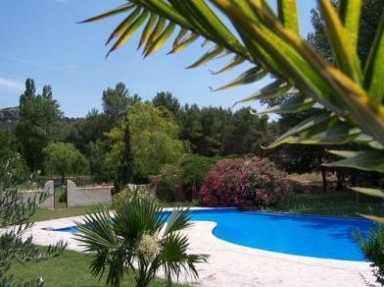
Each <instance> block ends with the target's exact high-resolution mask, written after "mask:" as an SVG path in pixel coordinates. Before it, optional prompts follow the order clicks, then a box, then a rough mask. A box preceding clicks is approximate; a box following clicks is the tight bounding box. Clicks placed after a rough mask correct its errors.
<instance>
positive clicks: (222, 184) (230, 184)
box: [200, 157, 293, 209]
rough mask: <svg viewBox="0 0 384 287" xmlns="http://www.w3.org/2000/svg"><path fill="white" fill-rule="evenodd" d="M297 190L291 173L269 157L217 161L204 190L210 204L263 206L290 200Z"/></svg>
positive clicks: (201, 191)
mask: <svg viewBox="0 0 384 287" xmlns="http://www.w3.org/2000/svg"><path fill="white" fill-rule="evenodd" d="M292 196H293V192H292V188H291V184H290V181H289V180H288V178H287V174H286V173H284V172H281V171H279V170H277V169H276V167H275V166H274V164H273V163H271V162H270V161H269V160H268V159H266V158H259V157H252V158H249V159H243V158H235V159H225V160H219V161H217V162H216V164H215V166H214V167H213V168H212V169H211V170H210V171H209V172H208V174H207V176H206V179H205V181H204V183H203V186H202V187H201V190H200V198H201V201H202V202H203V204H204V205H207V206H215V207H217V206H236V207H238V208H240V209H254V208H257V209H262V208H267V207H271V206H277V205H281V204H286V203H288V202H289V201H291V200H292Z"/></svg>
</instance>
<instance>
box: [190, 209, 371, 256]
mask: <svg viewBox="0 0 384 287" xmlns="http://www.w3.org/2000/svg"><path fill="white" fill-rule="evenodd" d="M192 219H193V220H209V221H214V222H217V226H216V228H215V229H214V230H213V234H214V235H215V236H216V237H218V238H220V239H223V240H225V241H228V242H231V243H234V244H238V245H242V246H247V247H252V248H257V249H263V250H268V251H274V252H280V253H285V254H292V255H299V256H309V257H317V258H327V259H339V260H350V261H364V256H363V254H362V252H361V251H360V249H359V247H358V245H357V244H356V242H355V240H354V239H353V236H352V234H353V232H354V231H357V230H360V232H362V233H366V232H367V231H368V229H369V227H370V226H371V225H372V223H371V222H370V221H368V220H366V219H362V218H346V217H326V216H311V215H297V214H286V213H284V214H283V213H265V212H240V211H237V210H233V209H231V210H228V209H226V210H204V211H193V212H192Z"/></svg>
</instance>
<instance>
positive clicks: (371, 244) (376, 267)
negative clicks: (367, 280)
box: [355, 225, 384, 286]
mask: <svg viewBox="0 0 384 287" xmlns="http://www.w3.org/2000/svg"><path fill="white" fill-rule="evenodd" d="M355 238H356V240H357V242H358V244H359V246H360V249H361V251H362V252H363V254H364V256H365V258H366V259H367V260H369V261H370V262H371V267H372V268H373V270H372V272H373V274H374V276H375V277H376V281H377V282H378V283H379V284H380V285H381V286H384V226H383V225H377V226H375V227H373V228H371V229H370V230H369V232H368V234H367V235H363V234H361V233H360V232H357V233H355Z"/></svg>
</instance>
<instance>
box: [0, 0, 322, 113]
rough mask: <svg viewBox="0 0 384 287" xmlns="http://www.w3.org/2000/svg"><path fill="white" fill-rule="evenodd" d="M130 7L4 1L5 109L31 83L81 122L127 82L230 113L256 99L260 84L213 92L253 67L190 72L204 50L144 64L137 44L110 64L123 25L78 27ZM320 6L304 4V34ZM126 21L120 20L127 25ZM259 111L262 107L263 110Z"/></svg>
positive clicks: (85, 1) (0, 79) (1, 91)
mask: <svg viewBox="0 0 384 287" xmlns="http://www.w3.org/2000/svg"><path fill="white" fill-rule="evenodd" d="M124 2H125V1H123V0H108V1H105V0H81V1H79V0H33V1H31V0H1V1H0V11H1V17H0V27H2V28H1V29H0V43H1V45H0V108H4V107H12V106H17V105H18V103H19V96H20V95H21V94H22V93H23V91H24V83H25V80H26V79H27V78H32V79H34V80H35V84H36V86H37V92H38V93H40V92H41V88H42V86H43V85H45V84H50V85H51V86H52V89H53V96H54V98H55V99H56V100H57V101H58V103H59V104H60V108H61V110H62V111H63V112H64V113H65V115H66V116H69V117H82V116H85V115H86V114H87V112H88V111H90V110H91V109H92V108H96V109H99V110H101V109H102V108H101V96H102V91H103V90H105V89H107V88H108V87H114V86H115V84H116V83H118V82H124V83H125V84H126V86H127V87H128V89H129V92H130V94H131V95H133V94H135V93H137V94H138V95H139V96H140V97H141V98H143V99H144V100H150V99H152V98H153V97H154V96H155V95H156V93H157V92H161V91H169V92H171V93H172V94H173V96H174V97H176V98H178V100H179V101H180V103H181V104H186V103H189V104H193V103H197V104H198V105H199V106H222V107H224V108H229V107H231V106H232V105H233V103H234V102H235V101H237V100H240V99H242V98H244V97H246V96H249V95H250V94H252V92H254V91H255V90H257V89H258V87H260V84H256V85H251V86H246V87H242V88H236V89H231V90H227V91H222V92H211V91H210V88H209V87H219V86H221V85H223V84H225V83H227V82H228V81H230V80H232V79H233V78H235V77H236V76H237V75H239V74H240V73H241V72H242V71H244V70H245V69H246V68H247V67H246V66H244V67H240V68H237V69H236V70H234V71H233V72H230V73H225V74H221V75H217V76H213V75H211V73H210V72H209V70H210V69H217V68H218V67H220V65H219V64H222V62H221V63H210V64H208V66H204V67H200V68H196V69H190V70H188V69H185V67H187V66H188V65H189V64H191V63H192V62H194V60H196V59H197V58H199V56H201V55H202V53H203V51H204V50H202V48H201V47H200V46H199V45H194V46H193V47H190V48H187V49H186V50H185V51H183V52H181V53H178V54H176V55H172V56H167V55H166V53H167V52H168V50H167V49H166V48H163V49H161V50H159V51H158V52H156V53H155V54H153V55H151V56H150V57H148V58H146V59H143V57H142V55H141V52H140V51H137V50H136V44H137V42H136V41H135V40H134V41H133V42H130V43H128V44H127V45H126V46H124V47H123V48H121V49H119V50H118V51H116V52H113V53H112V54H111V55H110V56H109V57H108V58H107V59H106V58H105V55H106V53H107V51H108V48H107V47H105V46H104V43H105V40H106V39H107V37H108V36H109V34H110V32H111V31H112V29H113V28H114V27H115V26H116V24H117V23H118V22H119V18H116V19H108V20H105V21H102V22H98V23H91V24H76V23H77V22H78V21H80V20H82V19H85V18H87V17H90V16H93V15H96V14H98V13H100V12H103V11H105V10H108V9H110V8H112V7H115V6H118V5H120V4H122V3H124ZM314 3H315V1H314V0H298V1H297V5H298V6H299V13H300V16H301V22H300V27H301V33H302V34H303V35H306V34H307V33H308V32H309V31H310V30H311V24H310V9H311V8H312V7H314V6H315V4H314ZM120 19H121V18H120ZM256 108H258V107H257V106H256Z"/></svg>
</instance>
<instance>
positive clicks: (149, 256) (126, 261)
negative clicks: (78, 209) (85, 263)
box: [77, 197, 205, 287]
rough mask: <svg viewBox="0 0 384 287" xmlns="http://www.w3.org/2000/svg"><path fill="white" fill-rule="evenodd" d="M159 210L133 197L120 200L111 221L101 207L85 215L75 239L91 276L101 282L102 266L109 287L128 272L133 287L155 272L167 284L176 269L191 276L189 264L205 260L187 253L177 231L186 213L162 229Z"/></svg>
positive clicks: (172, 217)
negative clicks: (89, 255)
mask: <svg viewBox="0 0 384 287" xmlns="http://www.w3.org/2000/svg"><path fill="white" fill-rule="evenodd" d="M161 211H162V210H161V208H159V207H158V206H156V205H155V203H154V202H153V201H151V200H149V199H146V198H145V199H140V198H138V197H134V198H133V199H132V200H130V201H128V200H127V201H123V203H122V204H121V205H120V206H119V207H118V208H117V209H116V212H115V216H114V218H113V219H112V218H111V217H110V214H109V212H108V210H106V209H103V208H99V209H97V210H95V213H93V214H88V215H86V217H85V222H84V223H85V224H83V225H80V226H79V227H78V228H79V232H80V233H79V234H78V236H77V238H78V240H79V241H80V242H82V243H83V244H84V246H85V247H86V251H88V252H93V256H92V261H91V263H90V269H91V273H92V275H94V276H95V277H99V278H101V276H102V275H103V273H104V271H105V268H106V267H108V269H107V279H106V284H107V285H109V286H114V287H118V286H121V283H122V280H123V277H124V274H126V273H125V272H126V271H128V270H129V271H131V272H133V273H134V274H135V286H136V287H145V286H148V284H149V282H151V281H152V280H153V279H154V277H155V275H156V274H157V273H158V272H159V270H160V268H163V270H164V272H165V279H166V280H167V281H168V284H169V285H170V284H171V281H172V277H173V276H175V277H176V278H178V277H179V276H180V274H181V271H185V272H186V273H187V274H189V275H192V276H194V277H197V276H198V273H197V270H196V265H195V264H197V263H200V262H204V261H205V256H203V255H199V254H188V253H187V249H188V246H189V243H188V238H187V237H186V236H185V235H182V234H181V233H180V231H182V230H184V229H186V228H188V227H189V226H190V225H191V223H190V222H189V221H188V219H189V216H188V212H186V211H182V210H176V211H174V212H173V213H172V214H171V215H170V217H169V218H168V221H167V225H166V226H165V221H164V219H165V218H164V215H161V214H162V213H161ZM135 262H136V263H137V264H135Z"/></svg>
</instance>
